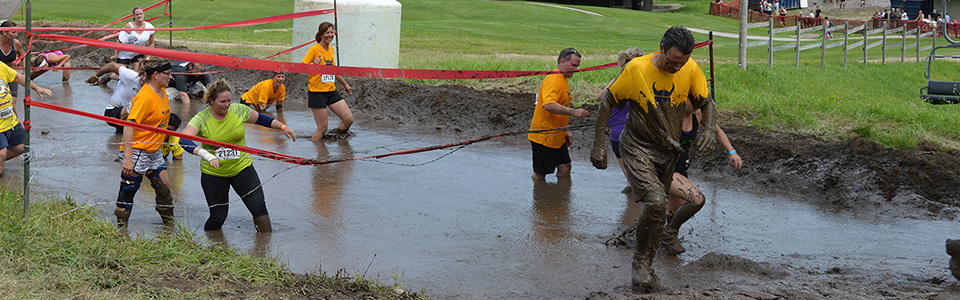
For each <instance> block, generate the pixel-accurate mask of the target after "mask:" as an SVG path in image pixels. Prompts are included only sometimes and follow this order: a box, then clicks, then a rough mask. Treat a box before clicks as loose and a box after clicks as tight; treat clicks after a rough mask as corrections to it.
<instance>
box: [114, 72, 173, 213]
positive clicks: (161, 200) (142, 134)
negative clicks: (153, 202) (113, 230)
mask: <svg viewBox="0 0 960 300" xmlns="http://www.w3.org/2000/svg"><path fill="white" fill-rule="evenodd" d="M170 68H171V65H170V62H169V61H167V60H166V59H163V58H159V57H150V58H147V59H145V60H143V61H141V62H140V70H139V73H140V81H141V82H143V86H142V87H140V91H139V92H137V95H136V96H134V97H133V99H131V100H130V101H131V103H132V104H131V106H130V114H129V115H128V116H127V121H130V122H135V123H140V124H143V125H147V126H150V127H154V128H163V129H166V128H167V122H169V121H170V103H169V102H168V101H167V93H166V92H164V89H165V88H166V87H167V84H168V83H169V82H170V77H171V75H170ZM166 137H167V135H166V134H162V133H157V132H153V131H147V130H140V129H136V128H133V127H129V126H124V127H123V150H122V152H120V159H122V161H123V163H122V167H121V171H120V179H121V180H120V193H119V195H118V196H117V209H116V210H115V211H114V214H115V215H116V216H117V226H118V227H121V228H122V227H125V226H126V225H127V223H128V221H129V220H130V211H131V210H132V209H133V196H134V195H136V193H137V190H139V189H140V182H141V181H143V175H147V178H148V179H150V185H151V186H152V187H153V189H154V191H155V192H156V194H157V206H156V209H157V212H158V213H160V217H161V218H162V219H163V222H164V223H170V222H172V221H173V197H172V196H171V195H170V188H169V187H168V185H169V180H168V179H167V170H166V168H167V164H166V162H165V161H164V159H163V154H162V153H161V151H160V146H162V145H163V142H164V140H165V139H166Z"/></svg>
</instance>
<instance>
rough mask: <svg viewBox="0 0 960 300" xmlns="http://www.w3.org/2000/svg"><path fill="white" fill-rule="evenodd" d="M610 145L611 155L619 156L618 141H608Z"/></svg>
mask: <svg viewBox="0 0 960 300" xmlns="http://www.w3.org/2000/svg"><path fill="white" fill-rule="evenodd" d="M610 147H611V148H613V155H614V156H616V157H617V158H620V142H614V141H610Z"/></svg>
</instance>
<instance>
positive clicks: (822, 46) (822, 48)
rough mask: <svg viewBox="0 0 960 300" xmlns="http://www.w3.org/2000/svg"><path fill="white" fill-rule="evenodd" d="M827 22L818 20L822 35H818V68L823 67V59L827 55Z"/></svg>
mask: <svg viewBox="0 0 960 300" xmlns="http://www.w3.org/2000/svg"><path fill="white" fill-rule="evenodd" d="M827 23H830V22H823V20H821V21H820V25H821V26H823V35H821V36H820V68H821V69H823V59H824V57H826V55H827Z"/></svg>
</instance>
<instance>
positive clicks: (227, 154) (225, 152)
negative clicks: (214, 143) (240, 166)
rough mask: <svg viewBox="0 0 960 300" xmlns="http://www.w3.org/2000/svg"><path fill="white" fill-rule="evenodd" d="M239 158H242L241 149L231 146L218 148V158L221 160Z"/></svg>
mask: <svg viewBox="0 0 960 300" xmlns="http://www.w3.org/2000/svg"><path fill="white" fill-rule="evenodd" d="M238 158H240V151H237V150H235V149H230V148H217V159H219V160H220V161H224V160H231V159H238Z"/></svg>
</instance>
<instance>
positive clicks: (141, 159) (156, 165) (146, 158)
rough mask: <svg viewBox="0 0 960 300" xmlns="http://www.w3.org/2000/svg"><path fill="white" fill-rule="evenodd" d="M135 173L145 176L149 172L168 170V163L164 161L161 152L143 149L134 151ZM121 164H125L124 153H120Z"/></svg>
mask: <svg viewBox="0 0 960 300" xmlns="http://www.w3.org/2000/svg"><path fill="white" fill-rule="evenodd" d="M131 158H132V159H133V171H134V172H137V174H140V175H143V174H146V173H147V171H151V170H155V171H157V172H160V171H163V170H165V169H166V168H167V162H166V161H165V160H164V159H163V153H161V152H160V150H157V151H153V152H147V151H145V150H142V149H133V156H132V157H131ZM120 162H121V163H123V151H120Z"/></svg>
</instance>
